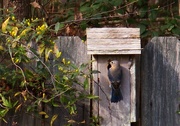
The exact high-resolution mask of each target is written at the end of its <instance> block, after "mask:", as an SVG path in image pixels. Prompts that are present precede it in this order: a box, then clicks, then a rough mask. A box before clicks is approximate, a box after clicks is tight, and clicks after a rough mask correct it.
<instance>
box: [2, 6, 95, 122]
mask: <svg viewBox="0 0 180 126" xmlns="http://www.w3.org/2000/svg"><path fill="white" fill-rule="evenodd" d="M0 24H2V26H1V31H0V35H1V37H0V85H1V88H0V99H1V100H0V118H1V119H3V120H4V121H6V120H5V117H6V114H7V113H8V112H9V111H11V110H13V111H14V112H18V111H19V110H20V109H22V108H25V109H26V111H27V112H32V111H33V112H35V113H37V115H39V116H43V117H44V118H51V122H50V124H51V125H53V122H54V121H55V119H57V117H58V115H57V114H55V115H52V117H49V116H50V115H48V114H47V112H46V111H45V110H44V108H43V107H44V105H45V104H50V105H53V106H54V107H60V106H64V108H65V109H67V110H68V111H69V113H70V114H71V115H73V114H77V108H76V103H77V102H79V101H81V102H82V100H83V99H93V98H97V97H96V96H93V95H90V94H89V92H88V80H89V79H90V78H91V75H92V73H93V72H92V71H90V69H89V68H88V66H89V64H82V65H80V66H79V67H78V66H76V65H74V64H72V63H71V62H70V61H68V60H66V59H65V58H63V57H61V52H60V51H59V50H58V47H57V46H56V44H55V42H54V41H55V39H56V37H55V35H56V33H57V31H59V29H61V28H62V26H61V24H60V23H56V24H55V25H54V26H49V25H48V24H47V23H46V21H45V20H44V19H39V18H35V19H33V18H31V19H24V20H22V21H19V20H18V19H16V17H15V15H14V14H13V9H12V10H8V11H7V13H6V14H5V15H4V17H1V19H0ZM50 57H51V59H53V61H52V60H49V58H50ZM60 59H61V61H59V60H60ZM52 71H57V72H55V73H53V72H52ZM79 80H81V81H79ZM77 86H78V88H76V87H77ZM79 89H81V91H80V90H79ZM39 108H41V109H39Z"/></svg>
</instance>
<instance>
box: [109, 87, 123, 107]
mask: <svg viewBox="0 0 180 126" xmlns="http://www.w3.org/2000/svg"><path fill="white" fill-rule="evenodd" d="M121 100H123V96H122V93H121V91H120V88H118V89H114V88H113V87H112V92H111V102H115V103H116V102H119V101H121Z"/></svg>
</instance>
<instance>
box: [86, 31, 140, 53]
mask: <svg viewBox="0 0 180 126" xmlns="http://www.w3.org/2000/svg"><path fill="white" fill-rule="evenodd" d="M139 36H140V32H139V29H138V28H92V29H87V50H88V54H102V51H103V54H118V53H119V54H125V52H124V50H126V51H127V50H128V51H127V52H128V54H140V53H141V44H140V37H139Z"/></svg>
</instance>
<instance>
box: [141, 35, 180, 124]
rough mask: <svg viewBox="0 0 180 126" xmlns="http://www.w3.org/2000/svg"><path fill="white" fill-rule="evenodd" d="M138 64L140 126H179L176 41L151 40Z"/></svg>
mask: <svg viewBox="0 0 180 126" xmlns="http://www.w3.org/2000/svg"><path fill="white" fill-rule="evenodd" d="M141 62H142V64H141V92H142V93H141V96H142V97H141V98H142V99H141V110H142V111H141V119H142V120H141V122H142V125H141V126H179V125H180V115H178V114H177V111H178V110H180V108H179V107H180V92H179V91H180V41H179V40H178V39H177V38H175V37H159V38H153V39H152V40H151V41H150V42H149V43H148V44H147V46H146V47H145V48H144V50H143V51H142V57H141Z"/></svg>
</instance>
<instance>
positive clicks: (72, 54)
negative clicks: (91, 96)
mask: <svg viewBox="0 0 180 126" xmlns="http://www.w3.org/2000/svg"><path fill="white" fill-rule="evenodd" d="M56 46H57V47H58V49H59V50H60V51H61V52H62V56H61V58H66V59H67V60H70V61H71V62H72V63H74V64H75V65H77V66H79V65H81V64H82V63H88V62H89V61H90V60H91V56H90V55H87V46H86V43H83V42H82V40H81V39H80V38H79V37H78V36H73V37H71V36H70V37H67V36H60V37H58V39H57V41H56ZM59 62H61V59H60V60H59ZM53 72H56V69H54V71H53ZM75 86H76V85H75ZM76 87H77V86H76ZM77 90H80V91H81V90H82V87H77ZM46 111H47V113H48V114H50V115H51V116H52V115H54V114H59V116H58V118H57V120H56V121H55V122H54V125H55V126H56V125H57V126H59V125H65V124H67V121H68V120H67V118H69V119H74V120H76V121H77V122H82V121H85V123H84V124H80V123H79V124H78V125H79V126H82V125H85V126H86V125H89V121H90V120H89V119H90V116H89V115H90V102H89V100H86V101H80V102H79V103H78V104H77V111H78V113H77V115H76V116H72V115H69V113H68V111H67V110H65V108H63V107H61V108H54V107H52V106H48V105H47V106H46ZM65 117H66V118H65ZM48 121H49V122H47V123H46V126H49V124H50V121H51V120H50V119H49V120H48ZM76 124H77V123H76ZM76 124H75V125H76Z"/></svg>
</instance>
